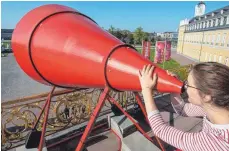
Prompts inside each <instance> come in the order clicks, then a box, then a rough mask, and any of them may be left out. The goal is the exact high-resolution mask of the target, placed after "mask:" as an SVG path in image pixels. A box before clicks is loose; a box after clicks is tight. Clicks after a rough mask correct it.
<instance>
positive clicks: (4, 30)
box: [1, 29, 14, 34]
mask: <svg viewBox="0 0 229 151" xmlns="http://www.w3.org/2000/svg"><path fill="white" fill-rule="evenodd" d="M13 31H14V30H13V29H1V33H11V34H12V33H13Z"/></svg>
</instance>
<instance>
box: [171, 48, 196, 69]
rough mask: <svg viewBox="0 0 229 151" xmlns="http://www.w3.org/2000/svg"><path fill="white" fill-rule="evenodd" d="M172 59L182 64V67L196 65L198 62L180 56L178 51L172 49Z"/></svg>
mask: <svg viewBox="0 0 229 151" xmlns="http://www.w3.org/2000/svg"><path fill="white" fill-rule="evenodd" d="M171 58H172V59H174V60H176V61H177V62H178V63H180V65H181V66H184V65H189V64H194V63H196V62H198V60H194V59H192V58H190V57H187V56H184V55H182V54H178V53H177V51H176V49H172V51H171Z"/></svg>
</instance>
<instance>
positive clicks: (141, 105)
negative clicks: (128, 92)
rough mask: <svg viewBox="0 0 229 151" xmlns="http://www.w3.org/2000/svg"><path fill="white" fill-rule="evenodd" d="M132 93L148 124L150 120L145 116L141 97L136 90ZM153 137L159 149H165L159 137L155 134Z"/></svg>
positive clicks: (163, 150)
mask: <svg viewBox="0 0 229 151" xmlns="http://www.w3.org/2000/svg"><path fill="white" fill-rule="evenodd" d="M134 95H135V97H136V100H137V103H138V105H139V106H140V108H141V110H142V113H143V114H144V116H145V119H146V121H147V123H148V124H149V125H150V122H149V119H148V116H147V113H146V109H145V107H144V105H143V103H142V100H141V97H140V96H139V94H138V92H134ZM155 138H156V140H157V142H158V144H159V146H160V148H161V150H162V151H165V148H164V146H163V145H162V143H161V141H160V139H159V138H158V137H157V136H155Z"/></svg>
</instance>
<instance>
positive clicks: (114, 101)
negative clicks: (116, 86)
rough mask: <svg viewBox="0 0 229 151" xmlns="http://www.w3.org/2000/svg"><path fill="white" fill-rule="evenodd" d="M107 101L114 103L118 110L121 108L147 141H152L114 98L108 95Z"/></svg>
mask: <svg viewBox="0 0 229 151" xmlns="http://www.w3.org/2000/svg"><path fill="white" fill-rule="evenodd" d="M108 101H110V102H111V103H113V104H114V105H116V106H117V107H118V108H119V110H121V111H122V112H123V114H124V115H125V116H126V117H127V118H128V119H129V120H130V121H131V122H133V123H134V125H135V126H136V127H137V129H138V130H139V131H140V132H141V133H142V134H143V135H144V136H145V137H146V138H147V139H148V140H149V141H151V142H152V143H153V140H152V138H150V137H149V136H148V135H147V134H146V132H145V131H144V130H143V129H142V128H141V127H140V126H139V124H138V123H137V122H135V121H134V119H133V118H132V117H131V116H130V115H129V114H128V113H127V112H126V111H125V110H124V109H123V108H122V107H121V106H120V105H119V104H118V103H117V101H116V100H115V99H114V98H112V97H110V96H109V98H108Z"/></svg>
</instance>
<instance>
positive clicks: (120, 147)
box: [110, 129, 122, 151]
mask: <svg viewBox="0 0 229 151" xmlns="http://www.w3.org/2000/svg"><path fill="white" fill-rule="evenodd" d="M110 131H111V132H112V133H114V134H115V136H116V137H118V142H119V147H118V151H121V149H122V140H121V138H120V137H119V136H118V134H117V133H116V132H115V131H114V130H112V129H110Z"/></svg>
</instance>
